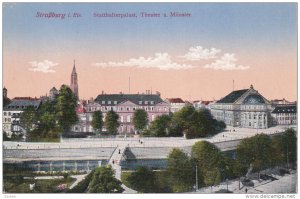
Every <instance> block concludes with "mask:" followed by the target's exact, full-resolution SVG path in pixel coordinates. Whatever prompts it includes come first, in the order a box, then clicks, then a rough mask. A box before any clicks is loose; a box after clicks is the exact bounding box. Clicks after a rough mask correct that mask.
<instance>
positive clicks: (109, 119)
mask: <svg viewBox="0 0 300 199" xmlns="http://www.w3.org/2000/svg"><path fill="white" fill-rule="evenodd" d="M118 119H119V115H118V114H117V113H116V112H114V111H113V110H111V111H108V112H107V114H106V116H105V120H104V125H105V128H106V129H107V131H108V132H110V133H112V134H116V133H117V132H118V127H119V126H120V123H119V121H118Z"/></svg>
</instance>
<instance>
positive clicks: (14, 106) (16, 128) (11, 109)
mask: <svg viewBox="0 0 300 199" xmlns="http://www.w3.org/2000/svg"><path fill="white" fill-rule="evenodd" d="M40 104H41V100H38V99H36V98H30V97H16V98H14V99H13V100H12V101H11V103H9V104H8V105H7V106H5V107H4V109H3V120H2V121H3V131H5V132H6V133H7V135H8V136H9V137H10V136H11V135H12V133H16V134H18V133H25V132H24V129H23V128H22V127H21V126H20V115H21V113H23V111H24V110H25V109H26V108H27V107H29V106H32V107H34V108H35V109H38V108H39V106H40Z"/></svg>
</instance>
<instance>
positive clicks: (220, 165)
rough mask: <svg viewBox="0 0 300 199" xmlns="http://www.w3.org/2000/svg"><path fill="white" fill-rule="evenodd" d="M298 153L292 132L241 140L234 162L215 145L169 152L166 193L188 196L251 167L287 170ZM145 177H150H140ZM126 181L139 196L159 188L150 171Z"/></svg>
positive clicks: (244, 173) (145, 169)
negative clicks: (286, 167) (191, 192)
mask: <svg viewBox="0 0 300 199" xmlns="http://www.w3.org/2000/svg"><path fill="white" fill-rule="evenodd" d="M296 153H297V139H296V131H294V130H293V129H288V130H286V131H285V132H284V133H283V134H281V135H277V136H274V137H270V136H268V135H265V134H258V135H255V136H253V137H251V138H246V139H244V140H242V141H241V143H240V144H239V145H238V147H237V149H236V158H235V159H232V158H230V157H229V156H228V155H226V154H225V153H223V152H221V151H220V150H219V149H218V148H217V147H216V146H215V145H214V144H212V143H209V142H207V141H200V142H197V143H195V144H194V145H193V146H192V151H191V154H190V155H188V154H187V153H185V152H184V151H183V150H181V149H173V150H172V151H171V152H170V154H169V155H168V158H167V171H166V175H165V178H166V180H167V184H168V186H169V189H165V190H168V192H186V191H191V190H192V189H193V188H194V186H197V188H198V187H201V186H211V187H212V186H213V185H217V184H219V183H220V182H221V181H225V180H226V179H232V178H235V177H241V176H245V175H246V173H247V170H248V169H249V167H252V168H253V172H258V173H259V172H260V171H261V170H263V169H266V168H270V167H274V166H284V165H286V166H288V165H289V164H292V163H295V162H296V158H297V154H296ZM250 165H251V166H250ZM145 175H147V176H151V177H150V178H143V177H140V178H138V177H137V176H145ZM137 180H138V181H137ZM127 181H128V183H129V185H130V186H131V187H133V188H136V189H137V190H138V191H140V192H154V191H153V189H149V186H148V185H152V184H158V183H157V178H155V175H154V174H153V173H151V171H149V169H147V168H143V169H138V170H137V171H136V172H133V173H132V174H131V175H130V176H129V177H128V178H127ZM149 181H150V182H149ZM155 190H161V188H155Z"/></svg>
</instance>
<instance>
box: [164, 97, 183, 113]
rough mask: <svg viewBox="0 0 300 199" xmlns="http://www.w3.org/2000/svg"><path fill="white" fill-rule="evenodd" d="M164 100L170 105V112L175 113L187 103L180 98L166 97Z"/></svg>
mask: <svg viewBox="0 0 300 199" xmlns="http://www.w3.org/2000/svg"><path fill="white" fill-rule="evenodd" d="M166 102H167V103H168V104H169V106H170V112H171V113H175V112H177V111H179V110H180V109H182V108H183V107H184V106H186V105H187V103H186V102H185V101H183V100H182V99H181V98H167V99H166Z"/></svg>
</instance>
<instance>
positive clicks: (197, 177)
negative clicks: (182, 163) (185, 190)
mask: <svg viewBox="0 0 300 199" xmlns="http://www.w3.org/2000/svg"><path fill="white" fill-rule="evenodd" d="M197 168H198V167H197V164H196V188H195V191H196V192H197V190H198V169H197Z"/></svg>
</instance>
